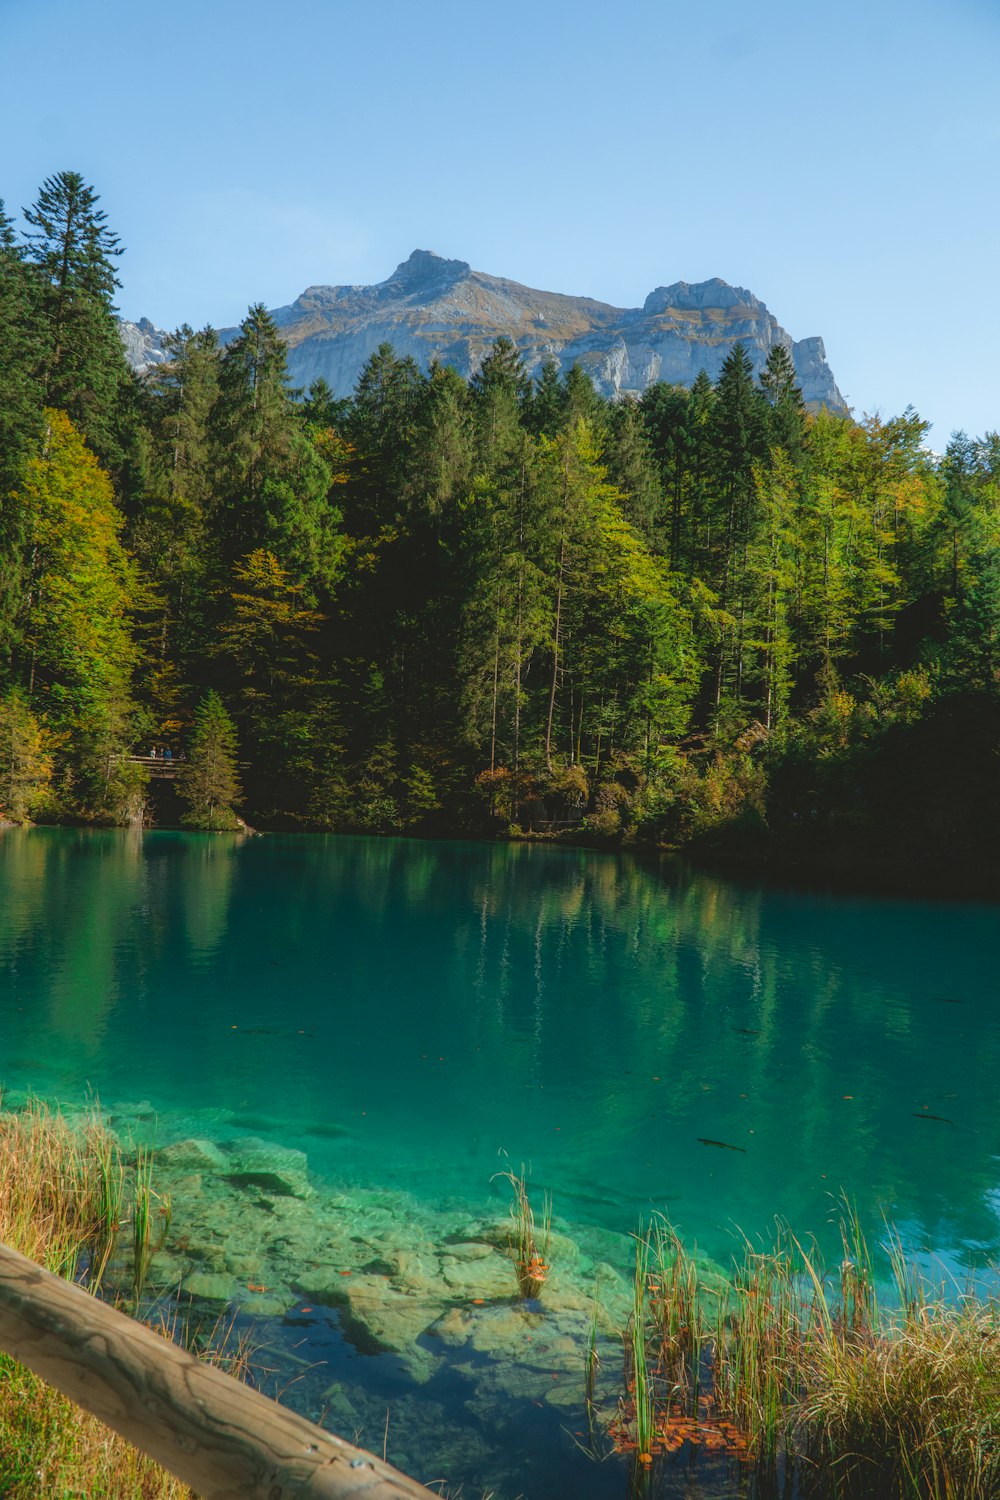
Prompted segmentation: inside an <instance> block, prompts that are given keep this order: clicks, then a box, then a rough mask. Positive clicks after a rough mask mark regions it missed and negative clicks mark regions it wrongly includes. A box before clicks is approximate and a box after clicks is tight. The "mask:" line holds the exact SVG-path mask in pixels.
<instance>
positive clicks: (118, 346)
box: [24, 172, 129, 468]
mask: <svg viewBox="0 0 1000 1500" xmlns="http://www.w3.org/2000/svg"><path fill="white" fill-rule="evenodd" d="M99 201H100V199H99V197H98V194H97V193H95V192H94V190H93V188H92V187H90V186H89V185H88V184H87V183H86V182H84V180H83V178H82V177H81V175H80V173H79V172H57V173H56V175H55V176H54V177H49V178H47V179H46V180H45V182H44V183H43V185H42V187H41V189H40V191H39V194H38V198H37V200H36V202H35V203H34V205H33V206H32V207H31V208H26V209H25V210H24V217H25V219H26V221H27V223H28V225H29V226H30V228H29V230H28V232H27V234H26V236H25V241H26V248H25V255H26V258H27V261H28V263H29V264H30V265H31V266H32V267H33V269H34V272H35V281H36V287H37V299H38V300H37V307H38V317H39V331H40V336H41V345H42V347H41V376H42V386H43V390H44V399H45V402H46V403H47V404H48V405H49V406H53V407H58V408H60V409H61V410H63V411H65V412H66V413H67V415H68V416H69V417H70V419H71V420H72V421H73V422H74V423H75V425H76V426H77V427H78V428H79V429H80V430H81V431H82V432H83V434H84V436H85V437H86V439H87V442H88V443H89V444H90V445H91V447H92V448H93V449H94V451H95V452H96V453H97V455H98V457H99V458H100V459H101V461H102V462H103V463H104V465H105V466H110V467H111V468H115V467H117V466H118V465H119V464H120V462H121V460H122V458H123V446H122V433H121V430H120V416H121V412H120V403H121V399H122V393H123V390H124V389H125V388H126V387H127V385H128V383H129V370H128V364H127V361H126V359H125V351H124V348H123V345H122V341H121V338H120V337H119V334H118V325H117V322H116V319H115V306H114V293H115V289H116V288H117V287H118V286H120V285H121V283H120V282H119V280H118V277H117V274H116V271H115V261H116V260H117V258H118V257H119V256H120V255H121V254H122V253H123V252H122V247H121V245H120V244H119V241H118V237H117V235H115V234H114V233H113V232H112V230H111V229H110V228H109V227H108V224H107V215H106V214H105V213H104V211H103V209H99V208H98V207H97V205H98V203H99Z"/></svg>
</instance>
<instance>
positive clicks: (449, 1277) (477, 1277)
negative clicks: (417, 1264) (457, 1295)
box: [441, 1251, 517, 1299]
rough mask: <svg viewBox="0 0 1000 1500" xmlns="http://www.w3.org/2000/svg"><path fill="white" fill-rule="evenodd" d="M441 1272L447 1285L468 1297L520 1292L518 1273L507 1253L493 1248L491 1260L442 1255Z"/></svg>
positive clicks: (506, 1294)
mask: <svg viewBox="0 0 1000 1500" xmlns="http://www.w3.org/2000/svg"><path fill="white" fill-rule="evenodd" d="M441 1275H442V1277H443V1279H444V1283H445V1285H446V1286H447V1287H450V1289H451V1290H452V1291H455V1292H461V1293H462V1294H463V1295H464V1296H466V1297H483V1298H487V1299H489V1298H496V1297H512V1296H514V1295H515V1294H516V1292H517V1273H516V1271H515V1269H514V1264H513V1262H512V1261H511V1260H509V1259H508V1258H507V1257H506V1256H501V1255H498V1254H497V1253H496V1251H493V1252H492V1253H491V1254H490V1257H489V1259H488V1260H471V1261H469V1260H454V1259H452V1257H451V1256H449V1255H446V1256H443V1257H442V1259H441Z"/></svg>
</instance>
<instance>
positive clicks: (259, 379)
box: [213, 303, 342, 594]
mask: <svg viewBox="0 0 1000 1500" xmlns="http://www.w3.org/2000/svg"><path fill="white" fill-rule="evenodd" d="M213 425H214V427H215V439H216V445H217V447H216V452H217V456H218V457H217V461H218V467H219V471H220V473H221V475H222V476H223V499H222V504H221V506H220V508H219V510H218V511H217V515H218V527H219V534H220V535H221V537H222V539H223V541H222V561H223V563H224V564H226V565H227V566H229V567H231V566H232V564H233V563H234V562H235V561H236V560H237V558H240V557H244V556H246V555H247V554H248V553H250V552H253V551H255V550H257V549H260V548H266V549H268V550H271V551H273V552H275V553H276V554H277V556H278V557H279V559H280V561H281V563H282V565H283V566H285V567H287V568H289V569H290V570H291V571H292V572H293V574H294V576H295V579H296V581H297V582H299V583H302V584H303V585H307V586H308V587H309V588H310V589H311V590H312V591H313V593H314V594H317V593H322V592H328V591H329V590H330V589H331V588H332V587H333V584H334V581H335V579H336V576H337V572H338V569H339V565H340V556H341V550H342V543H341V539H340V534H339V532H340V512H339V510H338V509H337V508H336V507H333V506H331V504H330V503H329V491H330V486H331V483H332V480H333V475H332V474H331V472H330V469H329V468H328V467H327V465H326V463H325V462H324V460H323V458H322V457H321V455H320V452H319V451H318V448H317V446H316V445H315V444H313V443H312V442H310V440H309V437H308V436H307V434H306V433H305V432H304V431H303V429H302V423H301V420H300V417H299V415H298V412H297V409H296V407H295V403H294V401H293V399H292V392H291V389H290V387H289V383H288V359H287V354H286V350H285V344H284V341H283V339H282V338H281V335H280V334H279V332H278V328H277V325H276V324H275V322H274V319H273V318H272V317H271V315H270V313H269V312H268V311H267V309H266V308H265V307H264V306H263V305H262V304H259V303H258V304H257V305H256V306H254V307H251V308H250V310H249V312H248V313H247V316H246V317H245V318H244V320H243V322H242V323H241V324H240V331H239V334H238V336H237V337H236V338H235V339H233V341H232V343H230V344H228V345H227V347H226V349H225V350H224V352H223V355H222V365H221V370H220V375H219V399H218V401H217V402H216V405H215V407H214V409H213Z"/></svg>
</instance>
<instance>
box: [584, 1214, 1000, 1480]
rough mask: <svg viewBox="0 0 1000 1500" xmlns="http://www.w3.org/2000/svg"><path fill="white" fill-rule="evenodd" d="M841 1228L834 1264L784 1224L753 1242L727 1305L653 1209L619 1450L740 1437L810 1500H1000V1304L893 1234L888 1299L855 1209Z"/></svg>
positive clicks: (747, 1456)
mask: <svg viewBox="0 0 1000 1500" xmlns="http://www.w3.org/2000/svg"><path fill="white" fill-rule="evenodd" d="M840 1227H841V1241H842V1255H841V1258H840V1262H839V1265H838V1266H837V1267H836V1268H835V1270H834V1271H832V1272H827V1271H826V1270H825V1268H824V1267H823V1265H822V1264H821V1262H820V1259H819V1257H818V1255H817V1253H816V1251H815V1248H814V1247H812V1246H806V1245H804V1244H803V1243H802V1242H800V1241H799V1240H797V1239H796V1238H795V1237H794V1236H793V1235H792V1234H791V1233H790V1231H788V1229H787V1228H784V1227H781V1226H779V1232H778V1235H777V1238H776V1241H775V1244H774V1246H773V1248H772V1249H771V1250H769V1251H768V1252H766V1253H762V1252H760V1251H757V1250H755V1249H754V1248H753V1247H751V1246H750V1245H749V1244H748V1245H746V1246H745V1247H744V1251H743V1254H742V1257H741V1259H740V1261H739V1263H738V1264H737V1265H736V1267H735V1269H734V1275H733V1279H732V1282H731V1285H730V1287H729V1289H728V1292H727V1294H726V1295H725V1296H724V1297H720V1298H717V1299H716V1300H715V1302H714V1305H713V1304H712V1302H711V1300H710V1299H709V1298H708V1297H707V1296H706V1289H705V1288H704V1286H702V1285H700V1284H699V1280H698V1277H697V1274H696V1266H695V1262H694V1261H693V1259H692V1258H691V1257H690V1256H688V1255H687V1254H686V1252H685V1250H684V1247H683V1246H682V1245H681V1243H680V1241H679V1239H678V1238H677V1236H676V1235H675V1234H674V1232H673V1231H672V1230H671V1229H670V1227H669V1226H668V1225H666V1224H665V1223H664V1222H662V1221H661V1222H658V1221H654V1223H653V1224H652V1225H651V1226H650V1228H649V1229H647V1230H646V1231H644V1232H643V1233H642V1234H641V1235H640V1237H639V1239H638V1241H637V1253H636V1271H635V1284H634V1295H633V1308H632V1314H631V1317H630V1319H629V1324H628V1327H627V1329H626V1333H625V1386H626V1393H625V1396H624V1397H623V1400H622V1404H621V1411H620V1412H619V1416H618V1418H617V1420H616V1422H614V1423H613V1424H612V1436H613V1438H614V1439H615V1441H616V1443H617V1446H618V1447H619V1448H620V1449H622V1450H624V1451H627V1452H632V1453H639V1454H642V1453H647V1454H650V1455H652V1456H653V1457H655V1456H656V1455H657V1454H662V1453H665V1452H670V1451H674V1450H675V1449H677V1448H678V1447H680V1446H682V1445H683V1443H684V1442H685V1441H688V1440H690V1441H691V1442H692V1443H693V1444H696V1445H697V1446H698V1447H700V1448H701V1449H705V1448H708V1449H714V1450H716V1451H718V1450H721V1449H725V1450H727V1451H729V1452H730V1453H731V1454H732V1456H733V1458H734V1459H736V1460H739V1462H740V1463H741V1464H742V1465H743V1466H744V1467H746V1468H749V1470H750V1473H751V1476H752V1487H753V1491H754V1493H755V1494H756V1495H758V1496H761V1497H766V1496H771V1495H773V1496H777V1495H779V1494H784V1493H788V1492H789V1489H790V1487H795V1488H796V1489H797V1491H798V1492H799V1493H801V1494H807V1495H808V1496H810V1497H811V1500H957V1497H962V1500H994V1497H995V1496H996V1495H998V1494H1000V1298H998V1297H997V1296H996V1295H978V1296H975V1295H972V1294H971V1293H967V1294H965V1295H961V1296H957V1297H956V1296H955V1295H952V1296H951V1297H946V1296H945V1294H944V1292H943V1290H939V1289H935V1288H934V1287H933V1286H931V1285H930V1284H929V1282H928V1281H927V1279H926V1278H925V1277H923V1276H921V1274H920V1273H919V1272H918V1271H917V1270H915V1269H914V1267H913V1266H911V1265H910V1264H909V1263H908V1262H907V1259H906V1257H905V1255H904V1254H903V1251H902V1248H901V1246H900V1243H899V1239H898V1237H897V1236H895V1235H894V1234H892V1233H890V1236H889V1239H888V1242H887V1246H886V1248H887V1251H888V1260H889V1265H890V1271H891V1276H892V1284H891V1285H890V1286H889V1288H888V1291H887V1292H886V1293H885V1294H883V1295H882V1296H881V1297H880V1296H879V1295H878V1294H877V1291H876V1278H875V1270H874V1264H873V1257H872V1254H871V1251H870V1249H869V1246H868V1245H867V1243H866V1241H865V1237H864V1235H863V1233H862V1231H861V1228H860V1225H859V1222H858V1218H857V1214H856V1213H855V1212H854V1210H853V1209H852V1208H851V1206H850V1205H849V1204H848V1205H845V1207H844V1210H843V1214H842V1220H841V1226H840Z"/></svg>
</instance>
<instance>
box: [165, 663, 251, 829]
mask: <svg viewBox="0 0 1000 1500" xmlns="http://www.w3.org/2000/svg"><path fill="white" fill-rule="evenodd" d="M236 753H237V751H236V727H235V725H234V724H233V721H232V719H231V718H230V717H229V715H228V714H227V712H226V709H225V706H224V704H223V702H222V699H221V698H220V697H219V695H218V693H216V692H208V693H206V694H205V696H204V698H202V700H201V702H200V703H199V704H198V707H197V708H196V709H195V711H194V718H193V720H192V725H191V734H190V738H189V740H188V753H187V760H186V761H185V763H184V764H183V766H182V767H181V769H180V772H179V774H178V777H177V790H178V791H179V793H180V795H181V796H182V797H183V799H184V801H185V802H186V803H187V804H188V807H189V811H188V812H186V813H185V814H184V817H183V820H182V821H183V822H184V823H186V824H187V825H188V827H190V828H205V829H208V830H209V831H211V832H221V831H225V830H230V831H232V830H235V829H236V828H238V827H239V826H240V821H239V819H238V818H237V816H236V813H235V812H234V807H235V805H236V804H237V803H238V802H239V801H240V799H241V797H242V795H243V794H242V791H241V789H240V783H239V777H238V775H237V770H236Z"/></svg>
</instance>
